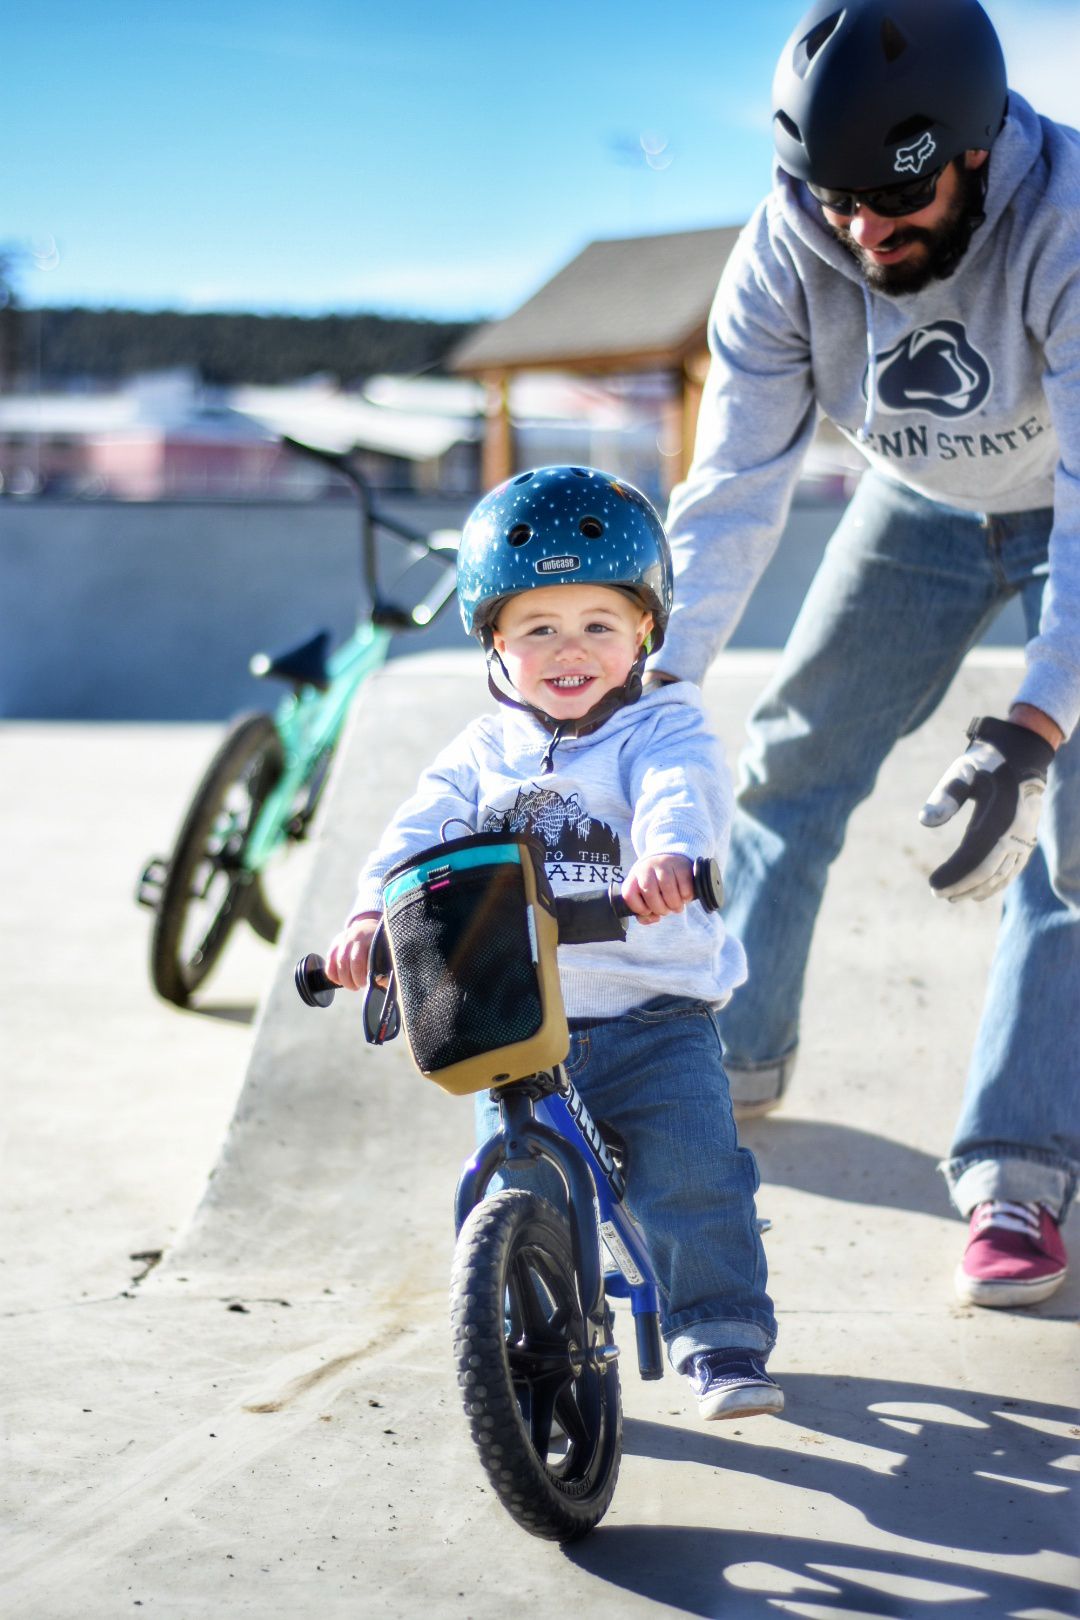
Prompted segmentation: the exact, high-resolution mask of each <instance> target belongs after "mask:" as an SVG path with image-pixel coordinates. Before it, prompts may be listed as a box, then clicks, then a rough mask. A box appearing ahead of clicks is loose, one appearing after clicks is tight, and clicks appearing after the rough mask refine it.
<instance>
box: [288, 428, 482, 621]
mask: <svg viewBox="0 0 1080 1620" xmlns="http://www.w3.org/2000/svg"><path fill="white" fill-rule="evenodd" d="M280 442H281V444H282V445H283V446H284V447H285V448H286V449H287V450H293V451H295V452H296V453H297V454H298V455H301V456H307V457H308V458H309V460H311V461H318V462H320V463H321V464H322V465H323V466H324V467H329V468H330V469H331V470H332V471H333V472H336V473H338V474H339V475H340V476H341V477H342V478H344V479H345V480H346V481H347V482H348V483H350V484H351V485H352V488H353V493H354V494H355V495H356V498H357V500H358V502H359V504H360V547H361V557H362V563H363V573H364V584H365V586H366V588H367V593H368V596H369V597H370V599H371V616H372V621H373V622H374V623H375V624H380V625H384V626H385V627H386V628H387V629H389V630H422V629H424V627H425V626H426V625H429V624H430V623H431V621H432V619H434V618H435V616H436V615H437V614H438V613H439V612H440V611H441V609H442V608H443V607H445V605H446V603H447V602H448V601H449V600H450V597H451V596H453V594H454V589H455V583H456V563H457V547H456V545H451V544H450V539H449V531H448V530H445V529H441V530H437V531H436V532H435V533H434V534H423V533H421V531H420V530H419V529H414V528H412V527H411V526H410V525H409V524H408V523H403V522H402V521H401V519H400V518H396V517H391V516H390V514H389V513H387V512H382V511H380V510H379V507H378V505H377V502H376V500H375V494H374V491H373V489H372V487H371V483H370V481H369V480H368V479H367V478H366V477H365V475H364V474H363V473H362V472H361V471H360V469H359V468H358V467H354V466H353V464H352V461H351V460H350V459H349V457H348V456H345V455H341V454H339V452H338V451H336V450H323V449H321V448H320V447H319V446H318V445H315V444H304V443H303V441H302V440H300V439H294V438H292V437H291V436H290V435H289V434H283V435H282V437H281V441H280ZM376 529H385V530H386V532H387V533H388V534H391V535H393V537H394V539H395V540H400V541H401V543H402V544H403V545H404V546H405V547H406V548H408V549H409V550H411V551H412V553H413V556H412V561H413V562H417V561H419V560H420V558H421V557H422V556H427V557H434V558H435V560H436V562H439V563H441V564H442V565H443V567H444V568H445V569H446V570H447V573H446V574H445V575H443V576H441V577H440V578H439V579H438V580H437V581H436V582H435V584H434V585H433V586H432V588H431V590H429V591H428V593H427V595H426V596H425V597H424V598H423V600H422V601H420V602H418V603H416V605H415V606H414V607H412V608H402V607H399V606H398V605H397V604H396V603H394V602H390V601H388V600H387V599H386V598H385V597H384V596H383V594H382V591H381V590H380V588H379V577H378V557H377V554H376V548H375V531H376Z"/></svg>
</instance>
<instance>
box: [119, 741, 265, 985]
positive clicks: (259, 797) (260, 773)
mask: <svg viewBox="0 0 1080 1620" xmlns="http://www.w3.org/2000/svg"><path fill="white" fill-rule="evenodd" d="M284 767H285V757H284V753H283V750H282V747H281V739H280V737H279V736H278V733H277V728H276V727H275V725H274V722H273V720H272V718H271V717H270V715H268V714H259V713H256V714H244V715H240V716H239V718H238V719H236V720H234V721H233V723H232V724H231V725H230V727H229V729H228V731H227V732H226V734H225V736H224V737H223V739H222V741H221V744H220V746H219V748H218V749H217V751H216V753H215V754H214V756H213V758H212V759H211V761H210V763H209V765H208V766H207V768H206V771H205V772H204V774H203V777H202V780H201V781H200V783H199V785H198V787H197V788H196V789H195V792H194V794H193V796H192V799H191V803H190V804H189V806H188V808H187V812H186V814H185V816H184V819H183V821H182V823H181V825H180V830H179V832H178V833H177V835H176V842H175V844H174V845H173V850H172V854H171V856H170V857H169V862H168V873H167V876H166V878H165V882H164V883H163V885H162V889H161V896H160V899H159V901H158V905H157V913H156V916H155V918H154V928H153V933H152V935H151V940H150V978H151V982H152V983H153V986H154V989H155V990H156V991H157V993H158V995H160V996H161V997H162V998H163V999H164V1000H165V1001H171V1002H172V1003H173V1004H174V1005H175V1006H177V1007H185V1006H186V1005H187V1004H188V1001H189V999H190V997H191V995H192V993H193V992H194V991H195V990H197V989H198V987H199V986H200V984H202V983H203V981H204V980H205V979H206V977H207V975H208V974H209V973H210V971H211V969H212V968H213V967H214V966H215V965H216V963H217V962H218V960H219V958H220V956H221V953H222V951H223V950H224V948H225V945H226V942H227V940H228V937H229V934H230V933H231V932H232V929H233V927H234V926H235V924H236V923H237V922H238V921H239V920H240V918H241V916H242V915H243V914H244V911H245V908H246V905H247V904H248V903H251V902H254V903H255V904H257V905H259V906H261V907H262V908H263V910H265V911H267V912H269V908H268V907H267V905H266V901H265V898H264V897H262V896H261V894H260V895H258V896H255V895H243V894H242V892H241V890H242V885H241V884H240V883H239V882H238V883H236V884H233V885H231V886H230V889H229V890H228V892H227V894H226V897H225V899H224V901H223V903H222V906H221V907H220V908H219V911H218V913H217V916H216V918H215V924H216V926H217V931H216V934H215V935H214V937H213V939H212V941H211V944H210V946H209V948H208V949H207V950H206V952H205V953H204V955H203V957H202V959H201V960H200V961H199V962H198V963H197V964H192V963H190V962H184V961H183V960H182V959H181V941H182V938H183V932H184V924H185V922H186V920H187V913H188V908H189V906H190V904H191V882H192V878H193V875H194V873H195V870H196V868H197V867H198V864H199V862H200V860H201V859H202V858H203V853H204V849H205V845H206V840H207V837H208V836H209V833H210V830H211V828H212V827H213V824H214V820H215V818H216V816H217V815H218V813H219V811H220V809H221V806H222V804H223V803H224V800H225V796H226V794H227V793H228V791H229V789H230V788H231V787H232V786H233V784H234V783H236V782H238V781H239V780H240V779H241V778H242V777H244V776H245V775H246V774H248V773H250V776H251V780H252V782H253V783H254V791H253V792H252V794H251V800H252V807H253V815H252V819H254V811H255V810H257V809H258V807H259V806H260V805H261V804H262V802H263V800H264V799H265V798H266V795H267V794H268V793H269V792H270V789H271V788H272V787H273V785H274V783H275V782H276V781H277V780H278V778H279V777H280V775H281V773H282V771H283V770H284ZM250 881H251V882H253V883H258V878H257V877H256V878H254V879H253V880H250Z"/></svg>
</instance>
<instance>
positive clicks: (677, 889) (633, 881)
mask: <svg viewBox="0 0 1080 1620" xmlns="http://www.w3.org/2000/svg"><path fill="white" fill-rule="evenodd" d="M622 897H623V899H624V900H625V901H626V903H627V905H628V906H629V907H630V910H631V911H632V912H633V913H634V916H635V917H636V918H637V920H638V922H642V923H656V922H660V921H661V919H662V918H664V917H670V916H671V915H672V913H673V912H676V911H682V910H683V909H684V908H685V906H686V905H687V903H688V902H689V901H691V900H692V899H693V898H694V863H693V861H691V860H690V859H689V858H688V857H687V856H686V855H642V856H641V858H640V860H636V861H635V862H634V864H633V866H632V867H631V868H630V870H629V872H628V873H627V874H626V877H625V878H624V880H623V886H622Z"/></svg>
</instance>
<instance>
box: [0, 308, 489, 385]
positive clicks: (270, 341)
mask: <svg viewBox="0 0 1080 1620" xmlns="http://www.w3.org/2000/svg"><path fill="white" fill-rule="evenodd" d="M3 313H4V315H5V316H6V321H5V320H0V325H2V326H4V327H6V330H5V331H4V332H3V334H0V335H2V336H3V338H4V339H5V342H4V345H3V346H4V348H5V349H6V354H5V355H4V356H3V357H2V361H3V362H6V363H4V364H3V370H4V372H5V373H6V375H7V379H8V385H9V386H11V383H12V382H15V384H16V385H18V384H19V383H20V382H21V383H24V384H25V383H26V382H28V381H29V380H31V379H32V380H34V381H35V382H36V380H37V376H38V370H39V367H40V377H41V384H42V386H43V387H46V388H48V387H63V386H64V385H65V384H68V383H70V382H72V381H74V380H78V379H83V378H93V379H95V380H100V381H102V382H121V381H123V379H124V378H127V377H131V376H134V375H136V374H137V373H139V372H148V371H164V370H171V369H173V368H175V367H180V366H186V367H191V368H192V369H194V370H195V371H197V372H198V373H199V374H200V375H201V377H202V378H203V380H204V381H205V382H207V383H220V384H235V383H262V384H272V383H287V382H295V381H296V380H298V379H299V378H303V377H310V376H313V375H314V374H316V373H320V372H323V373H326V374H328V375H329V376H331V377H333V378H335V379H336V380H337V381H338V382H340V383H341V384H343V385H348V384H350V383H355V382H358V381H361V380H362V379H363V378H365V377H369V376H373V375H376V374H379V373H386V372H389V373H393V374H397V375H415V374H432V375H439V374H441V373H443V372H444V371H445V363H446V358H447V355H448V354H449V352H450V350H451V349H452V348H453V347H454V345H455V344H457V343H458V342H459V341H460V340H461V338H463V337H464V336H465V335H466V333H468V332H470V331H472V330H473V326H474V323H473V322H468V321H436V320H414V319H409V318H407V317H404V316H385V315H360V314H358V315H315V316H302V315H245V314H191V315H188V314H180V313H178V312H176V311H173V310H160V311H154V312H146V311H141V310H130V309H25V308H18V307H14V306H11V305H9V307H8V308H7V309H6V310H5V311H4V312H3Z"/></svg>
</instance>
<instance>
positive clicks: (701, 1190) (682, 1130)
mask: <svg viewBox="0 0 1080 1620" xmlns="http://www.w3.org/2000/svg"><path fill="white" fill-rule="evenodd" d="M566 1068H567V1071H568V1073H569V1075H570V1078H571V1080H572V1081H573V1082H574V1085H575V1086H576V1087H577V1089H578V1091H579V1092H580V1093H581V1095H582V1097H583V1098H584V1100H585V1104H586V1107H587V1108H588V1109H589V1112H590V1113H591V1114H592V1116H593V1118H594V1119H596V1120H597V1121H604V1122H606V1123H608V1124H610V1125H612V1126H613V1127H614V1129H615V1130H616V1131H617V1132H618V1133H619V1135H620V1136H621V1137H622V1139H623V1141H624V1142H625V1143H626V1147H627V1154H628V1164H627V1198H626V1202H627V1206H628V1207H629V1209H630V1210H631V1212H632V1213H633V1214H634V1215H635V1216H636V1218H637V1219H638V1221H639V1222H640V1223H641V1226H642V1227H643V1229H644V1231H645V1235H646V1237H647V1239H648V1243H649V1253H650V1255H651V1257H652V1262H653V1267H654V1269H655V1271H656V1275H657V1281H658V1283H659V1292H660V1302H661V1322H662V1328H663V1334H664V1338H665V1340H666V1342H667V1347H668V1356H669V1358H670V1360H671V1364H672V1366H674V1367H676V1368H679V1367H681V1366H682V1364H683V1363H684V1362H685V1361H687V1360H688V1358H689V1357H690V1356H692V1355H694V1354H695V1353H696V1352H697V1351H699V1350H716V1349H722V1348H726V1347H729V1346H730V1347H732V1348H736V1347H738V1348H741V1349H748V1350H753V1351H755V1352H757V1353H760V1354H762V1355H767V1354H768V1352H769V1351H770V1350H771V1349H772V1346H773V1343H774V1341H775V1339H776V1319H775V1317H774V1315H773V1307H772V1301H771V1300H770V1298H769V1296H768V1294H767V1293H766V1291H765V1282H766V1264H765V1251H764V1249H763V1247H762V1243H761V1238H760V1237H759V1235H758V1232H757V1228H756V1226H755V1209H754V1193H755V1191H756V1189H757V1185H758V1172H757V1164H756V1163H755V1160H754V1156H753V1154H752V1153H751V1152H750V1151H749V1150H748V1149H747V1148H741V1147H739V1145H738V1140H737V1137H736V1134H735V1123H734V1120H733V1118H732V1114H731V1099H730V1096H729V1094H728V1083H727V1076H726V1075H725V1073H724V1069H723V1063H722V1061H721V1051H720V1039H719V1036H718V1034H717V1029H716V1018H715V1015H714V1014H713V1012H712V1010H711V1009H710V1008H709V1007H707V1006H706V1005H705V1004H704V1003H703V1002H700V1001H693V1000H690V999H688V998H685V997H681V996H658V997H656V998H655V999H654V1000H652V1001H649V1002H647V1003H646V1004H645V1005H644V1006H641V1007H636V1008H634V1009H633V1011H631V1012H628V1013H625V1014H623V1016H622V1017H620V1018H608V1019H601V1020H598V1021H596V1022H588V1021H577V1022H575V1023H574V1024H572V1026H571V1035H570V1054H569V1057H568V1059H567V1063H566ZM496 1119H497V1112H496V1109H495V1105H494V1104H493V1103H492V1102H491V1101H490V1099H489V1097H488V1095H487V1093H486V1092H482V1093H480V1095H479V1096H478V1098H477V1133H478V1136H479V1139H480V1140H481V1141H484V1140H486V1138H487V1137H488V1136H490V1135H491V1133H492V1131H493V1130H494V1128H495V1124H496ZM506 1182H510V1183H512V1184H513V1185H514V1186H528V1187H532V1188H534V1189H535V1190H537V1191H539V1192H541V1193H542V1194H543V1196H544V1197H547V1198H549V1199H551V1201H552V1202H554V1203H557V1204H560V1205H561V1204H563V1203H564V1202H565V1199H564V1196H563V1194H562V1183H561V1181H560V1180H559V1178H558V1176H557V1175H556V1173H555V1172H554V1171H553V1170H550V1169H548V1168H547V1167H541V1168H539V1169H538V1170H537V1171H535V1172H534V1171H521V1172H519V1171H517V1170H515V1171H514V1172H513V1173H512V1174H509V1175H507V1176H506V1177H505V1178H504V1181H503V1182H502V1183H500V1182H496V1183H495V1185H499V1184H505V1183H506Z"/></svg>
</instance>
